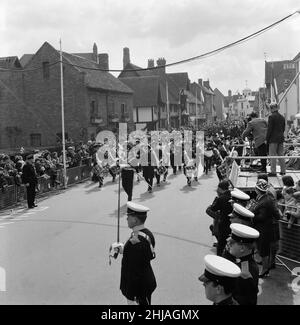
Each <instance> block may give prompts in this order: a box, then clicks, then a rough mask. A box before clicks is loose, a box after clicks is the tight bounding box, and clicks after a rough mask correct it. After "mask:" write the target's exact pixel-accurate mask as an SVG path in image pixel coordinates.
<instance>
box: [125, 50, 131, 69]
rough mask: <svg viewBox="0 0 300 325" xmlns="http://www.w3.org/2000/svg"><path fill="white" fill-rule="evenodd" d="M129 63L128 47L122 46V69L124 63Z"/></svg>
mask: <svg viewBox="0 0 300 325" xmlns="http://www.w3.org/2000/svg"><path fill="white" fill-rule="evenodd" d="M128 63H130V53H129V48H128V47H124V48H123V69H125V67H126V65H127V64H128Z"/></svg>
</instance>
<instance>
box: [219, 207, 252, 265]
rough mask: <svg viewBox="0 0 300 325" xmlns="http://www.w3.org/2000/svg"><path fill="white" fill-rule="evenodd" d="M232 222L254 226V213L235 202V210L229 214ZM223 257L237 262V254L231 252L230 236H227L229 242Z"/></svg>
mask: <svg viewBox="0 0 300 325" xmlns="http://www.w3.org/2000/svg"><path fill="white" fill-rule="evenodd" d="M229 217H230V223H231V224H233V223H239V224H242V225H246V226H252V224H253V218H254V213H253V212H251V211H250V210H248V209H246V208H245V207H243V206H242V205H240V204H238V203H233V211H232V213H231V214H230V215H229ZM222 257H224V258H226V259H228V260H229V261H232V262H235V256H233V255H231V254H230V237H228V238H227V244H226V247H225V249H224V251H223V254H222Z"/></svg>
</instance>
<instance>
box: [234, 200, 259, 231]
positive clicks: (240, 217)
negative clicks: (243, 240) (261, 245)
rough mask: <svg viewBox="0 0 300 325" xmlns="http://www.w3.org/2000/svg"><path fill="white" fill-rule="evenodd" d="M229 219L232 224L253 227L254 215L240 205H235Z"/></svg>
mask: <svg viewBox="0 0 300 325" xmlns="http://www.w3.org/2000/svg"><path fill="white" fill-rule="evenodd" d="M229 217H230V222H231V223H240V224H243V225H246V226H252V224H253V218H254V213H253V212H251V211H250V210H248V209H247V208H245V207H244V206H242V205H240V204H238V203H233V211H232V213H231V214H230V215H229Z"/></svg>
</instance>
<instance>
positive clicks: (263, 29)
mask: <svg viewBox="0 0 300 325" xmlns="http://www.w3.org/2000/svg"><path fill="white" fill-rule="evenodd" d="M297 13H298V14H299V13H300V11H295V12H294V13H292V14H290V15H288V16H286V17H284V18H282V19H280V20H278V21H276V22H275V23H273V24H271V25H268V26H267V27H264V28H262V29H260V30H259V31H257V32H255V33H252V34H250V35H248V36H246V37H243V38H241V39H239V40H237V41H235V42H232V43H229V44H227V45H225V46H222V47H219V48H217V49H216V50H213V51H209V52H206V53H204V54H201V55H197V56H194V57H191V58H188V59H185V60H181V61H177V62H173V63H169V64H166V65H164V66H158V67H152V68H140V69H130V71H146V70H155V69H160V68H162V67H171V66H174V65H179V64H182V63H187V62H191V61H195V60H199V59H202V58H205V57H209V56H213V55H215V54H218V53H220V52H222V51H224V50H226V49H228V48H230V47H233V46H236V45H238V44H241V43H244V42H246V41H248V40H250V39H252V38H255V37H257V36H259V35H260V34H263V33H265V32H266V31H268V30H270V29H271V28H273V27H275V26H277V25H278V24H280V23H282V22H283V21H285V20H287V19H288V18H290V17H292V16H293V15H295V14H297ZM67 64H69V65H72V66H75V67H77V68H81V69H88V70H99V71H104V72H122V71H123V70H116V69H114V70H113V69H99V68H87V67H82V66H80V65H75V64H70V63H67Z"/></svg>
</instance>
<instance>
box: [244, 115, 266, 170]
mask: <svg viewBox="0 0 300 325" xmlns="http://www.w3.org/2000/svg"><path fill="white" fill-rule="evenodd" d="M250 117H251V121H250V122H248V124H247V128H246V130H245V131H244V132H243V134H242V138H243V139H244V138H245V137H247V136H249V135H252V136H253V140H254V147H255V153H256V155H257V156H266V155H267V152H268V150H267V149H268V148H267V144H266V135H267V129H268V124H267V122H266V120H265V119H263V118H259V117H258V115H257V113H256V112H252V113H251V114H250ZM266 166H267V160H266V159H261V170H260V171H262V172H263V173H266V172H267V169H266Z"/></svg>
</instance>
